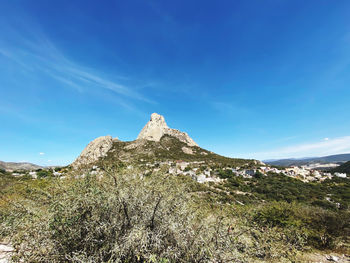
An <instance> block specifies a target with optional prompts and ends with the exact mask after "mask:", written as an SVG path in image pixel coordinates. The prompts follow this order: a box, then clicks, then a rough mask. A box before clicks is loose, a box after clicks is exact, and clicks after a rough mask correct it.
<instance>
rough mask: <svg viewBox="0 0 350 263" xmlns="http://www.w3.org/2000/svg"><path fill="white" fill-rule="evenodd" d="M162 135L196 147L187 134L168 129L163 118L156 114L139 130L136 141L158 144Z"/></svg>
mask: <svg viewBox="0 0 350 263" xmlns="http://www.w3.org/2000/svg"><path fill="white" fill-rule="evenodd" d="M164 135H169V136H172V137H175V138H177V139H178V140H179V141H181V142H184V143H186V144H187V145H188V146H198V145H197V144H196V143H195V142H194V141H193V140H192V139H191V138H190V136H188V134H187V133H185V132H181V131H179V130H175V129H171V128H169V127H168V125H167V124H166V122H165V120H164V117H163V116H162V115H159V114H157V113H153V114H152V115H151V119H150V121H149V122H148V123H147V124H146V125H145V127H144V128H143V129H142V130H141V132H140V134H139V136H138V137H137V139H138V140H141V139H145V140H149V141H155V142H159V141H160V139H161V138H162V137H163V136H164Z"/></svg>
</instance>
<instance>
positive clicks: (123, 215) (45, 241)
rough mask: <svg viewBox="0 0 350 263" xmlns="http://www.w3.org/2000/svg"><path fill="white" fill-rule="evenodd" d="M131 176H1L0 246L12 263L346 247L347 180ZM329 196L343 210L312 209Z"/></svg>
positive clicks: (267, 256) (209, 257)
mask: <svg viewBox="0 0 350 263" xmlns="http://www.w3.org/2000/svg"><path fill="white" fill-rule="evenodd" d="M137 174H139V171H137V170H127V169H126V170H125V169H120V167H119V168H117V169H114V170H108V169H106V172H105V174H104V176H102V177H100V176H98V175H87V176H86V177H85V178H75V177H71V178H66V179H63V180H62V179H58V178H55V177H51V176H47V177H44V178H42V179H36V180H32V179H30V178H29V177H22V178H14V177H11V176H10V175H8V174H6V173H5V174H1V175H0V176H1V180H0V181H1V189H2V191H1V196H0V197H1V199H0V200H1V201H0V239H6V240H9V241H10V242H11V243H12V244H13V245H14V246H15V248H16V253H15V254H14V256H13V260H14V261H15V262H163V263H165V262H169V263H170V262H295V260H296V259H295V258H296V256H297V254H298V253H302V252H303V251H305V250H307V249H311V248H317V249H335V248H337V249H341V250H343V251H347V249H349V248H348V247H347V246H348V245H349V240H348V237H349V236H350V225H349V222H350V214H349V210H348V208H347V207H346V204H347V201H346V202H345V201H344V200H348V199H346V198H347V193H348V188H347V187H349V185H348V184H347V181H343V180H341V179H336V180H335V181H329V182H324V185H323V184H319V185H318V186H317V185H316V184H309V183H302V182H300V181H297V180H292V179H290V178H287V177H282V176H279V175H271V177H261V176H259V175H257V176H256V178H253V179H251V180H245V179H244V180H243V178H240V177H233V176H231V175H230V173H229V172H222V173H221V174H220V176H222V177H225V178H226V179H227V180H226V181H225V183H223V184H221V185H220V184H219V185H216V184H215V185H214V184H209V185H204V184H198V183H196V182H195V181H193V180H192V179H191V178H189V177H186V176H171V175H165V173H164V172H162V171H159V172H158V173H152V174H150V175H148V176H142V177H140V176H138V175H137ZM327 191H331V192H332V198H339V199H342V198H343V199H344V200H343V201H344V204H343V205H342V206H341V207H337V206H335V207H334V206H325V205H322V204H319V203H317V202H316V203H315V202H314V201H317V200H322V198H323V197H325V196H327V193H328V192H327ZM336 193H338V194H339V195H338V196H337V195H336ZM237 201H239V202H241V204H239V203H237ZM242 202H244V203H245V205H242Z"/></svg>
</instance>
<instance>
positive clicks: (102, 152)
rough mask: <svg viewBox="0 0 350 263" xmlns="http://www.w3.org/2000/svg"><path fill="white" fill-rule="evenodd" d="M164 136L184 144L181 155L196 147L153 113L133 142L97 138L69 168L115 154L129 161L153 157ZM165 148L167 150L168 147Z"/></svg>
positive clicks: (182, 133)
mask: <svg viewBox="0 0 350 263" xmlns="http://www.w3.org/2000/svg"><path fill="white" fill-rule="evenodd" d="M165 135H167V136H171V137H172V138H174V140H175V141H180V142H181V143H180V144H184V145H181V147H182V148H180V151H181V153H186V154H189V155H191V154H193V150H192V149H191V147H192V146H198V145H197V144H196V143H195V142H194V141H193V140H192V139H191V138H190V137H189V136H188V134H187V133H185V132H181V131H178V130H175V129H171V128H169V127H168V125H167V124H166V122H165V120H164V117H163V116H162V115H159V114H157V113H153V114H152V115H151V120H150V121H149V122H148V123H147V124H146V126H145V127H144V128H143V129H142V130H141V132H140V134H139V136H138V137H137V139H136V140H135V141H132V142H122V141H119V140H118V139H113V138H112V137H111V136H102V137H99V138H97V139H95V140H93V141H92V142H90V143H89V144H88V145H87V146H86V148H85V149H84V150H83V151H82V153H81V154H80V156H79V157H78V158H77V159H76V160H75V161H74V162H73V163H72V164H71V166H72V167H73V168H74V169H77V168H84V167H85V166H89V165H92V164H94V163H97V162H98V161H99V160H100V159H101V158H103V157H106V156H107V154H109V153H110V154H111V155H113V154H115V153H117V155H119V157H118V158H119V159H130V158H131V156H135V155H146V156H153V155H154V156H155V153H154V152H155V151H159V149H162V147H163V146H161V144H160V141H161V139H162V138H163V137H164V136H165ZM164 138H165V137H164ZM147 141H152V142H155V144H157V145H153V146H148V142H147ZM153 144H154V143H153ZM113 146H114V148H113ZM167 147H168V148H169V147H170V146H167ZM169 149H170V148H169ZM167 151H168V150H167ZM158 154H159V153H158ZM118 158H117V159H118Z"/></svg>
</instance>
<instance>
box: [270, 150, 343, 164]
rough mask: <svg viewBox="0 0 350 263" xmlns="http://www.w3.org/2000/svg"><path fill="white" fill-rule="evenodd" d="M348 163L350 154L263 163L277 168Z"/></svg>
mask: <svg viewBox="0 0 350 263" xmlns="http://www.w3.org/2000/svg"><path fill="white" fill-rule="evenodd" d="M347 161H350V153H347V154H336V155H328V156H323V157H308V158H299V159H281V160H265V161H264V162H265V163H267V164H270V165H278V166H285V167H287V166H301V165H309V164H314V163H320V164H329V163H344V162H347Z"/></svg>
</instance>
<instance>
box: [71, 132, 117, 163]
mask: <svg viewBox="0 0 350 263" xmlns="http://www.w3.org/2000/svg"><path fill="white" fill-rule="evenodd" d="M112 146H113V138H112V136H110V135H108V136H101V137H98V138H96V139H95V140H93V141H92V142H90V143H89V144H88V145H87V146H86V147H85V149H84V150H83V151H82V153H81V154H80V155H79V157H78V158H77V159H76V160H75V161H74V162H73V163H72V167H73V168H74V169H77V168H79V167H82V166H85V165H89V164H92V163H94V162H96V161H98V159H99V158H101V157H104V156H106V155H107V153H108V151H109V150H110V149H111V148H112Z"/></svg>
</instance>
